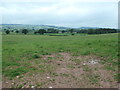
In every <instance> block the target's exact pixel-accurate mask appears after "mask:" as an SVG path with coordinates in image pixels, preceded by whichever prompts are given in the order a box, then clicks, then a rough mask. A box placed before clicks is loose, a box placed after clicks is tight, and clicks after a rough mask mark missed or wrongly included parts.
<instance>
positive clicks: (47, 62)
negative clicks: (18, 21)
mask: <svg viewBox="0 0 120 90" xmlns="http://www.w3.org/2000/svg"><path fill="white" fill-rule="evenodd" d="M2 38H3V39H2V40H3V42H2V43H3V47H2V49H3V52H2V53H3V56H2V58H3V61H2V62H3V63H2V64H3V66H2V68H3V87H13V88H25V87H42V88H44V87H46V88H48V87H50V86H51V87H53V88H54V87H72V88H73V87H78V88H80V87H83V88H85V87H117V84H116V82H117V65H118V62H117V57H118V34H103V35H79V34H77V35H73V36H71V35H68V36H48V35H3V37H2Z"/></svg>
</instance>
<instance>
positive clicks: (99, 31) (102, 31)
mask: <svg viewBox="0 0 120 90" xmlns="http://www.w3.org/2000/svg"><path fill="white" fill-rule="evenodd" d="M10 32H15V33H23V34H28V33H29V30H28V29H22V30H21V31H19V30H16V31H13V30H12V31H10V30H5V33H6V34H10ZM59 32H60V33H66V32H67V33H71V34H72V35H74V34H75V33H84V34H107V33H117V32H120V31H118V30H117V29H109V28H98V29H87V30H86V29H83V30H78V29H68V30H58V29H54V28H49V29H47V30H45V29H39V30H36V31H34V34H40V35H44V34H45V33H59Z"/></svg>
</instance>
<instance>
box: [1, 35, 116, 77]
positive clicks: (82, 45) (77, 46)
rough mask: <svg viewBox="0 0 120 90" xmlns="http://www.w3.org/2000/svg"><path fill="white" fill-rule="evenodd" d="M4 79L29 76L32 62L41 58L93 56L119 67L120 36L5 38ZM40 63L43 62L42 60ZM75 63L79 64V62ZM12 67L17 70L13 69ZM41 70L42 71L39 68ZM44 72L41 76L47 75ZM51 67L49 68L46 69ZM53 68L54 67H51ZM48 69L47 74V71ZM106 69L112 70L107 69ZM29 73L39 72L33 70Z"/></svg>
mask: <svg viewBox="0 0 120 90" xmlns="http://www.w3.org/2000/svg"><path fill="white" fill-rule="evenodd" d="M2 38H3V42H2V43H3V47H2V49H3V56H2V57H3V75H7V76H11V77H15V76H16V75H20V74H21V73H26V72H27V71H28V69H29V67H31V66H32V64H31V62H33V61H35V62H37V59H38V58H39V59H41V58H40V56H41V55H50V54H52V53H59V52H70V53H72V54H73V55H90V54H94V55H96V56H99V57H105V58H108V59H106V60H105V62H104V63H112V64H114V66H115V65H117V61H115V62H114V61H113V60H114V59H117V57H118V52H117V51H118V34H103V35H85V36H81V35H79V34H77V35H74V36H70V35H69V36H48V35H3V37H2ZM41 62H44V61H42V60H41ZM75 62H80V61H79V60H76V61H75ZM9 67H16V68H12V69H10V68H9ZM39 68H40V67H39ZM44 68H46V67H43V69H40V70H39V71H40V72H44V70H45V69H44ZM48 68H49V66H47V69H48ZM51 68H53V67H51ZM47 69H46V70H47ZM107 69H111V68H108V67H107ZM29 71H36V70H34V69H30V70H29Z"/></svg>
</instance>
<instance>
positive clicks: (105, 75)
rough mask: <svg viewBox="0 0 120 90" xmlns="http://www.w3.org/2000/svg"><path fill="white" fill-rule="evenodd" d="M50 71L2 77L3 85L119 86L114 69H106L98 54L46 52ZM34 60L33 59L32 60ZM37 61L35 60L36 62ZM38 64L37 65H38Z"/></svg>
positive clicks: (45, 58)
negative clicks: (10, 77)
mask: <svg viewBox="0 0 120 90" xmlns="http://www.w3.org/2000/svg"><path fill="white" fill-rule="evenodd" d="M41 59H42V60H44V61H45V62H44V63H43V65H46V66H47V65H49V66H53V68H54V69H53V70H52V71H51V69H50V67H48V68H47V67H46V68H47V69H48V72H44V73H42V74H41V73H39V72H36V73H33V72H29V73H26V74H24V75H23V77H21V76H18V77H16V78H14V79H12V80H9V79H8V78H7V77H3V87H13V88H14V87H15V88H18V87H20V88H29V87H31V88H34V87H36V88H116V87H117V82H116V81H115V79H114V78H113V74H114V73H115V72H112V71H108V70H105V68H104V65H102V64H100V61H101V59H99V58H98V57H96V56H72V55H71V54H70V53H58V54H52V55H44V56H42V58H41ZM33 63H34V62H33ZM34 64H35V63H34ZM36 65H37V64H35V66H36Z"/></svg>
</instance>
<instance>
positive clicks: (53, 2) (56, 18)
mask: <svg viewBox="0 0 120 90" xmlns="http://www.w3.org/2000/svg"><path fill="white" fill-rule="evenodd" d="M0 11H1V12H2V18H1V19H2V23H4V24H37V25H41V24H42V25H57V26H66V27H82V26H87V27H110V28H117V26H118V25H117V23H118V0H39V1H38V0H34V2H33V1H30V0H29V1H28V0H27V1H22V0H20V1H18V2H17V1H14V0H11V1H8V0H6V2H5V1H2V2H1V3H0Z"/></svg>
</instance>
